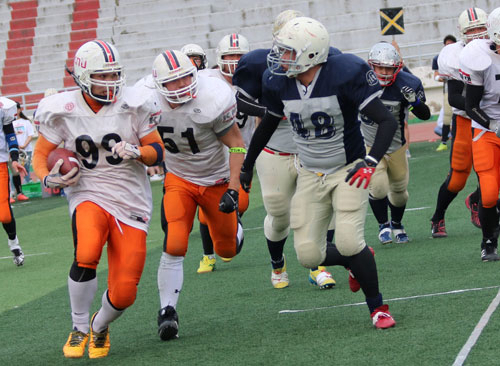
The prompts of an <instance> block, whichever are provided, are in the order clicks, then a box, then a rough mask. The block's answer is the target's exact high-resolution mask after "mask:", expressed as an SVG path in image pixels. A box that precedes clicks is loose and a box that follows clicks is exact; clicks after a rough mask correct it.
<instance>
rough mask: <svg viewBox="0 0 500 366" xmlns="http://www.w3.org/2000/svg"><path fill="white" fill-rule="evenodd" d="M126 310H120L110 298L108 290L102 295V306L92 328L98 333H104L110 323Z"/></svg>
mask: <svg viewBox="0 0 500 366" xmlns="http://www.w3.org/2000/svg"><path fill="white" fill-rule="evenodd" d="M124 311H125V309H124V310H118V309H116V308H115V307H113V305H111V303H110V302H109V300H108V290H106V291H105V292H104V294H103V295H102V306H101V308H100V309H99V311H98V312H97V315H96V316H95V318H94V322H93V323H92V329H93V330H94V331H96V332H98V333H102V332H103V331H104V330H105V329H106V328H107V327H108V325H109V324H110V323H111V322H112V321H114V320H116V319H118V318H119V317H120V315H122V314H123V312H124Z"/></svg>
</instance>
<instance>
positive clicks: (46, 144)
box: [33, 135, 57, 181]
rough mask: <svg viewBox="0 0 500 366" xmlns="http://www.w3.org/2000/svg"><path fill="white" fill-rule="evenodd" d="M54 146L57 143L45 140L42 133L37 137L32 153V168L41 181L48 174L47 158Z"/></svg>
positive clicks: (55, 146)
mask: <svg viewBox="0 0 500 366" xmlns="http://www.w3.org/2000/svg"><path fill="white" fill-rule="evenodd" d="M55 148H57V145H56V144H53V143H52V142H50V141H49V140H47V139H46V138H45V137H44V136H43V135H40V136H39V137H38V140H37V142H36V145H35V150H34V153H33V170H34V171H35V174H36V176H37V177H38V178H39V179H40V180H41V181H43V179H44V178H45V177H46V176H47V175H48V174H49V169H48V168H47V158H48V156H49V154H50V152H51V151H52V150H54V149H55Z"/></svg>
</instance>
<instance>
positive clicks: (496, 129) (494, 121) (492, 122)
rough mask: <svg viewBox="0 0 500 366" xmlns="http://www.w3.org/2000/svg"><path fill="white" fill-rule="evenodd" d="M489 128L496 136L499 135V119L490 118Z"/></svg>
mask: <svg viewBox="0 0 500 366" xmlns="http://www.w3.org/2000/svg"><path fill="white" fill-rule="evenodd" d="M489 129H490V130H491V131H494V132H495V134H496V135H497V137H500V120H497V119H490V126H489Z"/></svg>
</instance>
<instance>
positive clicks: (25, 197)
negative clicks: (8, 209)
mask: <svg viewBox="0 0 500 366" xmlns="http://www.w3.org/2000/svg"><path fill="white" fill-rule="evenodd" d="M17 200H18V201H27V200H29V197H28V196H25V195H24V194H22V193H19V194H18V195H17Z"/></svg>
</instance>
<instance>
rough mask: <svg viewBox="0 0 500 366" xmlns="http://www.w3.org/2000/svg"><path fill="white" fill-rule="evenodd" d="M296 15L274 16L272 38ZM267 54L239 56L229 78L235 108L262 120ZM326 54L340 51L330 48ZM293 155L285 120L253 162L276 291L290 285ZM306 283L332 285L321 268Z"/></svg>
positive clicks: (313, 270)
mask: <svg viewBox="0 0 500 366" xmlns="http://www.w3.org/2000/svg"><path fill="white" fill-rule="evenodd" d="M300 16H303V14H302V13H301V12H299V11H297V10H291V9H289V10H285V11H282V12H281V13H280V14H278V16H277V17H276V18H275V20H274V23H273V29H272V34H273V37H274V36H275V35H276V34H278V32H279V30H280V29H281V28H282V27H283V26H284V25H285V23H286V22H288V21H289V20H291V19H293V18H297V17H300ZM270 51H271V50H270V49H257V50H253V51H250V52H249V53H247V54H245V55H243V56H242V58H241V60H240V62H239V63H238V67H237V68H236V71H235V74H234V76H233V79H232V82H233V85H235V87H236V89H237V90H238V93H237V99H238V108H239V109H241V110H242V111H243V110H244V111H245V112H246V113H247V114H249V115H250V114H251V115H255V116H259V117H262V116H263V113H264V112H265V107H262V106H261V105H259V104H258V103H257V101H260V100H261V99H262V98H261V97H262V75H263V74H264V72H265V71H266V70H267V55H268V54H269V52H270ZM330 53H332V54H335V53H341V52H340V51H339V50H338V49H336V48H333V47H330ZM296 153H297V147H296V146H295V142H294V141H293V137H292V130H291V128H290V123H289V122H288V121H287V120H286V119H285V120H283V121H282V122H281V123H280V125H279V126H278V129H277V130H276V132H275V133H274V134H273V136H272V137H271V139H270V140H269V142H268V143H267V145H266V147H265V148H264V150H263V153H262V154H260V155H259V158H258V159H257V161H256V169H257V174H258V176H259V182H260V187H261V192H262V200H263V202H264V207H265V209H266V217H265V218H264V236H265V238H266V242H267V248H268V250H269V254H270V257H271V267H272V270H271V284H272V285H273V287H274V288H276V289H283V288H286V287H288V286H289V283H290V281H289V278H288V272H287V265H286V259H285V255H284V253H283V251H284V246H285V243H286V240H287V237H288V234H289V232H290V202H291V200H292V196H293V194H294V192H295V187H296V181H297V169H296V167H295V158H296ZM332 225H333V220H332ZM332 240H333V230H329V231H328V234H327V241H328V242H330V243H331V242H332ZM308 280H309V282H310V283H311V284H313V285H316V286H318V287H319V289H330V288H333V287H334V286H335V284H336V283H335V280H334V279H333V277H332V275H331V273H330V272H328V271H327V270H326V268H325V267H323V266H319V267H316V268H311V269H310V270H309V274H308ZM352 281H353V277H349V284H352ZM356 288H358V289H359V287H356Z"/></svg>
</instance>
